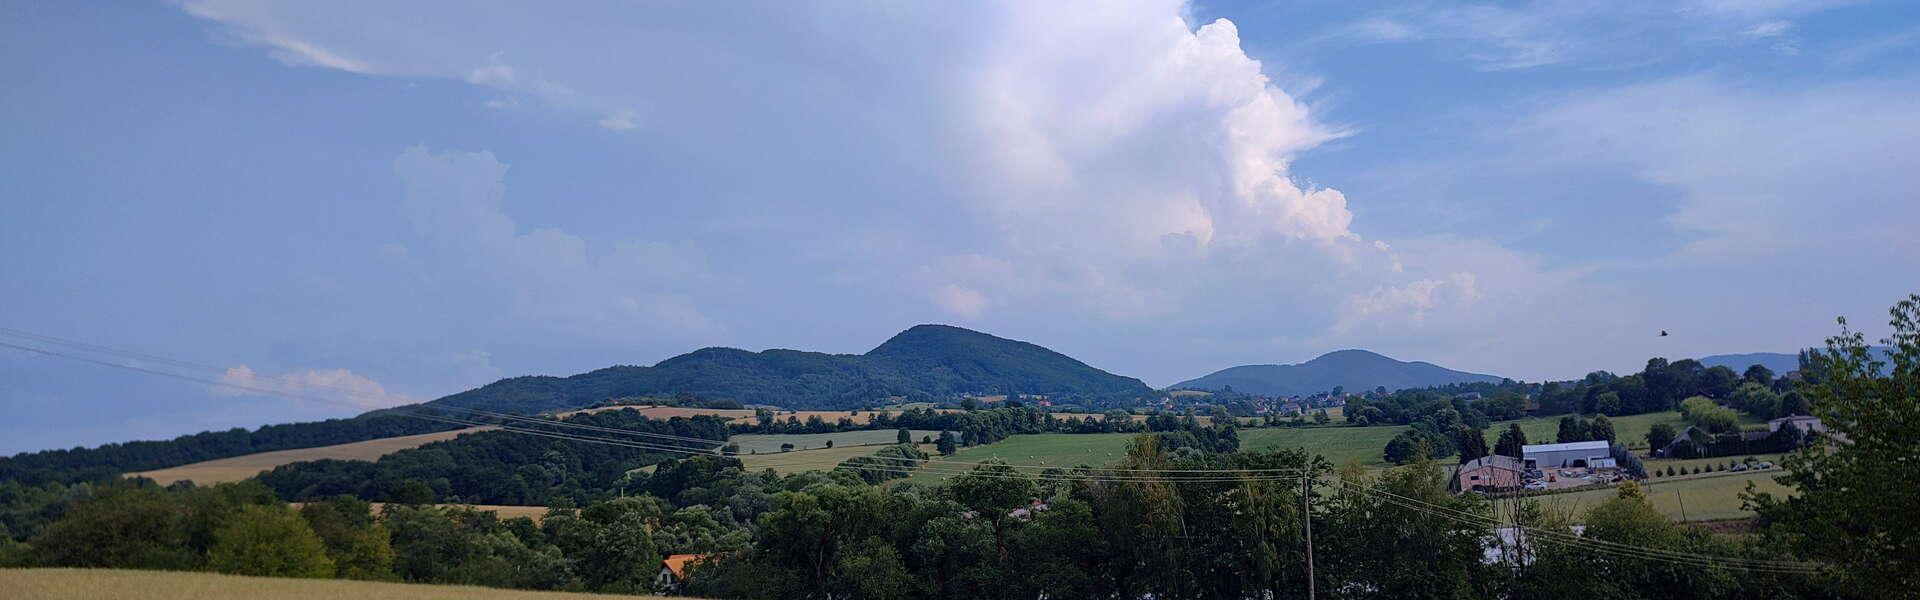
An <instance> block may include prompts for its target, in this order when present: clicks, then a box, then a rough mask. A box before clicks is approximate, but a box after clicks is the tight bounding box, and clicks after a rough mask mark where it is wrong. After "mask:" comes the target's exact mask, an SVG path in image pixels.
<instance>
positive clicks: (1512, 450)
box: [1493, 423, 1527, 458]
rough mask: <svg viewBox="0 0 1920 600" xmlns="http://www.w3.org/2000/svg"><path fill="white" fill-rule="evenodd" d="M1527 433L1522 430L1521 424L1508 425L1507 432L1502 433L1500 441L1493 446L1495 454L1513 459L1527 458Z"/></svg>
mask: <svg viewBox="0 0 1920 600" xmlns="http://www.w3.org/2000/svg"><path fill="white" fill-rule="evenodd" d="M1526 446H1527V432H1525V431H1522V430H1521V429H1520V424H1519V423H1508V424H1507V429H1506V431H1502V432H1500V439H1499V441H1497V442H1494V444H1493V453H1494V454H1498V455H1501V456H1508V457H1513V458H1525V456H1524V454H1525V448H1526Z"/></svg>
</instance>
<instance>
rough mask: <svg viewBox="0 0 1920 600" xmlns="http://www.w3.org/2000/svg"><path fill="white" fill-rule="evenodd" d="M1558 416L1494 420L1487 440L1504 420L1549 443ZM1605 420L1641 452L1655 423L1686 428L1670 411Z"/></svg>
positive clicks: (1494, 436) (1533, 439)
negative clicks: (1495, 421)
mask: <svg viewBox="0 0 1920 600" xmlns="http://www.w3.org/2000/svg"><path fill="white" fill-rule="evenodd" d="M1561 416H1564V415H1555V416H1551V417H1540V418H1531V419H1520V420H1518V421H1501V422H1499V423H1494V424H1493V427H1489V428H1487V443H1488V444H1489V445H1491V444H1492V443H1493V441H1494V440H1497V439H1499V436H1500V432H1501V431H1505V430H1506V428H1507V424H1508V423H1519V424H1520V430H1521V431H1525V432H1526V433H1527V442H1528V443H1532V444H1551V443H1553V437H1554V435H1555V434H1557V433H1559V432H1560V417H1561ZM1607 420H1610V421H1613V432H1614V438H1615V439H1618V440H1620V442H1621V443H1624V444H1626V445H1627V447H1628V448H1632V449H1634V450H1638V451H1641V452H1642V453H1644V452H1645V451H1646V449H1647V431H1648V430H1650V429H1653V425H1654V424H1655V423H1666V424H1668V425H1672V426H1673V430H1674V431H1675V432H1678V431H1680V430H1681V429H1685V428H1686V423H1685V422H1683V421H1681V420H1680V413H1678V412H1673V411H1667V412H1657V413H1647V414H1644V415H1626V416H1620V417H1607ZM1382 443H1384V442H1382Z"/></svg>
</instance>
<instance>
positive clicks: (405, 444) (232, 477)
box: [129, 427, 492, 485]
mask: <svg viewBox="0 0 1920 600" xmlns="http://www.w3.org/2000/svg"><path fill="white" fill-rule="evenodd" d="M487 429H492V427H473V428H468V429H458V430H454V431H442V432H438V433H423V434H420V435H404V436H400V437H390V438H381V439H377V440H367V441H364V442H353V443H351V444H336V445H332V446H320V447H317V448H301V449H298V450H277V451H274V452H260V453H256V454H246V455H241V456H233V457H228V458H222V459H216V460H209V461H203V462H197V463H192V464H186V465H180V466H178V467H169V468H165V469H156V470H152V471H143V472H140V473H131V474H129V476H138V477H146V478H149V479H152V480H154V481H156V482H159V483H160V485H167V484H170V483H173V482H176V481H192V482H194V483H197V484H200V485H212V484H216V483H227V482H231V481H240V480H243V479H247V478H249V477H253V476H254V475H258V474H260V472H262V471H271V470H273V468H274V467H278V466H280V465H286V464H292V463H297V462H303V461H309V460H320V459H325V458H333V459H339V460H367V461H371V460H376V459H379V458H380V457H382V456H386V455H388V454H393V453H395V452H399V451H401V450H406V449H408V448H418V447H420V446H424V445H426V444H430V443H433V442H439V441H444V440H450V439H453V438H456V437H460V436H462V435H465V434H469V433H473V432H476V431H484V430H487Z"/></svg>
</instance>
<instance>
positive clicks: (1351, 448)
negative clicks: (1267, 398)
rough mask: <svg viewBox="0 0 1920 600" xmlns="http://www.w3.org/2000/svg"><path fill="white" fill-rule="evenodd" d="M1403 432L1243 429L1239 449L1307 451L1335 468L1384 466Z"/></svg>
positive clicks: (1382, 429) (1340, 428)
mask: <svg viewBox="0 0 1920 600" xmlns="http://www.w3.org/2000/svg"><path fill="white" fill-rule="evenodd" d="M1404 429H1406V427H1404V426H1397V425H1396V426H1380V427H1344V426H1335V427H1302V428H1298V429H1290V428H1284V427H1282V428H1269V429H1242V430H1240V449H1241V450H1248V451H1252V450H1273V449H1278V448H1306V449H1307V451H1308V452H1313V453H1316V454H1320V455H1322V456H1325V457H1327V460H1329V461H1332V462H1333V464H1335V465H1344V464H1347V463H1359V464H1362V465H1368V466H1386V464H1387V462H1386V457H1385V453H1384V451H1385V449H1386V446H1387V442H1388V441H1389V440H1392V439H1393V436H1395V435H1397V434H1399V433H1400V431H1401V430H1404Z"/></svg>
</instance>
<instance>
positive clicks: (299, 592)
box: [0, 569, 660, 600]
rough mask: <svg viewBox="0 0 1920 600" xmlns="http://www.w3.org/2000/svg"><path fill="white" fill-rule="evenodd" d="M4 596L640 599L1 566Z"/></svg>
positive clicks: (94, 599) (74, 599) (41, 599)
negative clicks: (3, 567)
mask: <svg viewBox="0 0 1920 600" xmlns="http://www.w3.org/2000/svg"><path fill="white" fill-rule="evenodd" d="M0 591H4V593H3V594H0V596H5V597H6V598H7V599H8V600H315V599H320V600H616V599H625V600H643V599H645V598H660V596H613V595H606V594H573V593H563V592H529V591H521V590H502V589H494V588H483V587H473V586H462V585H421V584H412V583H375V582H370V581H346V580H340V579H280V578H274V577H241V576H237V575H220V574H217V573H181V572H172V571H129V570H119V569H0Z"/></svg>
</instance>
